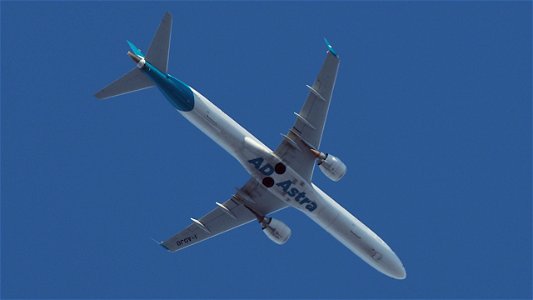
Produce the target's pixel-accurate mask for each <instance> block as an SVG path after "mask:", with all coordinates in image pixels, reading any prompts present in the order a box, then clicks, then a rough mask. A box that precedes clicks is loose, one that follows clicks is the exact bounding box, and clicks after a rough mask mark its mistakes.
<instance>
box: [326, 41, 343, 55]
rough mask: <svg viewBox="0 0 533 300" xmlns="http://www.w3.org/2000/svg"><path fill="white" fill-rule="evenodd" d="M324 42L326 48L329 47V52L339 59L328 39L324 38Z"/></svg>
mask: <svg viewBox="0 0 533 300" xmlns="http://www.w3.org/2000/svg"><path fill="white" fill-rule="evenodd" d="M324 42H325V43H326V46H327V47H328V51H329V52H330V53H331V54H332V55H333V56H335V57H339V56H338V55H337V51H335V49H333V46H331V44H330V43H329V41H328V39H327V38H324Z"/></svg>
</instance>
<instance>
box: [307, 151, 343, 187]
mask: <svg viewBox="0 0 533 300" xmlns="http://www.w3.org/2000/svg"><path fill="white" fill-rule="evenodd" d="M311 152H313V154H314V155H315V156H316V157H317V160H318V162H317V164H318V167H319V168H320V171H322V173H324V175H326V177H328V178H329V179H331V180H333V181H339V180H341V178H342V177H343V176H344V174H346V171H347V169H348V168H347V167H346V165H345V164H344V163H343V162H342V160H340V159H339V158H338V157H336V156H333V155H331V154H328V153H324V152H319V151H317V150H315V149H311Z"/></svg>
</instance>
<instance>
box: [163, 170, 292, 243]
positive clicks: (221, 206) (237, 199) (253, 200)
mask: <svg viewBox="0 0 533 300" xmlns="http://www.w3.org/2000/svg"><path fill="white" fill-rule="evenodd" d="M246 206H248V207H251V208H253V209H254V211H256V212H258V213H260V214H262V215H267V214H269V213H272V212H275V211H277V210H280V209H283V208H285V207H287V204H285V203H284V202H282V201H281V200H278V199H277V198H275V197H274V196H273V195H272V194H271V193H270V192H268V191H267V190H266V189H265V188H264V187H263V185H260V184H259V183H258V182H257V181H256V180H255V179H253V178H250V180H248V182H247V183H246V184H245V185H244V186H243V187H242V188H240V189H239V190H238V191H237V193H236V194H235V195H234V196H233V197H231V198H230V199H229V200H227V201H226V202H224V203H217V207H216V208H215V209H213V210H212V211H211V212H209V213H208V214H206V215H204V216H203V217H201V218H200V219H198V220H196V219H192V224H191V225H189V226H188V227H187V228H185V229H184V230H182V231H181V232H179V233H177V234H176V235H174V236H172V237H170V238H169V239H167V240H166V241H164V242H162V243H161V246H163V247H165V248H166V249H167V250H169V251H172V252H174V251H177V250H181V249H183V248H186V247H189V246H192V245H194V244H197V243H199V242H201V241H204V240H206V239H209V238H212V237H214V236H216V235H219V234H221V233H223V232H226V231H229V230H231V229H233V228H237V227H239V226H241V225H244V224H246V223H249V222H251V221H253V220H256V217H255V215H254V214H253V213H252V212H251V211H250V210H249V209H248V208H247V207H246Z"/></svg>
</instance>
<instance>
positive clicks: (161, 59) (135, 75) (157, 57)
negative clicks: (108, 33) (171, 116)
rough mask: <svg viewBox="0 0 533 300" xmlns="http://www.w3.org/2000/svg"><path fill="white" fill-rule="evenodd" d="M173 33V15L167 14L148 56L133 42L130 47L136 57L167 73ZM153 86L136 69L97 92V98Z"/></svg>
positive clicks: (105, 97)
mask: <svg viewBox="0 0 533 300" xmlns="http://www.w3.org/2000/svg"><path fill="white" fill-rule="evenodd" d="M171 31H172V15H171V14H170V13H168V12H167V13H165V15H164V16H163V20H161V24H159V28H158V29H157V32H156V33H155V36H154V38H153V39H152V44H151V45H150V48H149V49H148V52H147V54H146V56H144V54H143V52H142V51H141V49H139V48H137V46H135V45H134V44H133V43H132V42H130V41H128V45H129V47H130V48H131V51H132V52H133V53H134V54H135V55H137V56H139V57H144V58H145V60H146V61H148V62H150V64H152V65H153V66H154V67H156V68H158V69H159V70H160V71H161V72H164V73H167V70H168V53H169V49H170V34H171ZM152 86H154V83H153V82H152V81H151V80H150V79H149V78H148V76H146V75H145V74H143V72H142V71H141V70H140V69H138V68H134V69H133V70H131V71H129V72H128V73H126V74H124V75H123V76H122V77H120V78H119V79H117V80H115V81H113V82H112V83H111V84H109V85H108V86H106V87H105V88H103V89H102V90H100V91H99V92H97V93H96V94H95V96H96V98H98V99H102V100H103V99H107V98H111V97H115V96H119V95H123V94H127V93H132V92H136V91H139V90H142V89H146V88H149V87H152Z"/></svg>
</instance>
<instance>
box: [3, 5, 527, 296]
mask: <svg viewBox="0 0 533 300" xmlns="http://www.w3.org/2000/svg"><path fill="white" fill-rule="evenodd" d="M165 11H170V12H171V13H172V14H173V16H174V30H173V35H172V46H171V53H170V65H169V70H170V72H171V73H172V74H173V75H174V76H176V77H177V78H180V79H181V80H183V81H185V82H187V83H188V84H190V85H191V86H193V87H194V88H195V89H196V90H198V91H200V92H201V93H203V94H204V95H205V96H206V97H208V98H209V99H210V100H211V101H212V102H213V103H215V104H216V105H218V106H219V107H220V108H221V109H222V110H224V111H225V112H226V113H227V114H229V115H230V116H232V117H233V118H234V119H235V120H236V121H237V122H239V123H240V124H242V125H243V126H244V127H245V128H247V129H248V130H249V131H250V132H252V133H254V134H255V135H256V136H257V137H258V138H260V139H261V140H263V141H264V142H265V143H266V144H267V145H269V146H270V147H271V148H275V147H276V146H277V144H278V143H279V142H280V140H281V137H280V135H279V133H281V132H286V131H287V129H288V128H290V126H292V123H293V121H294V116H293V114H292V112H293V111H298V110H299V109H300V107H301V105H302V104H303V102H304V100H305V97H306V93H307V91H306V88H305V84H309V83H312V82H313V80H314V78H315V75H316V73H317V72H318V69H319V68H320V65H321V64H322V61H323V59H324V56H325V51H326V48H325V46H324V44H323V41H322V39H323V37H327V38H328V39H329V40H330V41H331V43H332V44H333V46H334V48H335V49H336V50H337V52H338V53H339V54H340V57H341V66H340V70H339V77H338V79H337V85H336V89H335V92H334V98H333V103H332V106H331V109H330V112H329V118H328V122H327V124H326V130H325V136H324V139H323V142H322V150H323V151H326V152H330V153H332V154H334V155H336V156H339V157H341V158H342V159H343V161H344V162H345V163H346V164H347V165H348V168H349V171H348V173H347V175H346V176H345V177H344V178H343V179H342V181H340V182H338V183H334V182H331V181H329V180H328V179H327V178H326V177H325V176H323V175H322V174H320V173H319V172H318V171H317V172H315V176H314V181H315V183H316V184H317V185H319V186H320V187H321V188H322V189H323V190H325V191H326V192H327V193H328V194H330V195H331V196H332V197H333V198H334V199H336V200H337V201H338V202H339V203H340V204H341V205H343V206H344V207H345V208H347V209H348V210H349V211H351V212H352V213H353V214H354V215H355V216H357V217H358V218H359V219H360V220H362V221H363V222H364V223H366V224H367V225H368V226H369V227H371V228H372V229H373V230H374V231H376V232H377V233H378V234H379V235H380V236H381V237H382V238H383V239H384V240H385V241H387V243H388V244H389V245H390V246H391V247H392V248H393V249H394V250H395V252H396V253H397V254H398V255H399V257H400V258H401V259H402V261H403V263H404V265H405V267H406V269H407V274H408V277H407V279H406V280H404V281H396V280H393V279H390V278H388V277H386V276H384V275H382V274H380V273H378V272H376V271H375V270H374V269H372V268H371V267H369V266H367V265H366V264H365V263H364V262H363V261H361V260H360V259H359V258H357V257H356V256H354V255H353V254H352V253H351V252H350V251H349V250H347V249H346V248H345V247H343V246H342V245H341V244H340V243H339V242H337V241H336V240H335V239H334V238H332V237H331V236H329V235H328V234H327V233H326V232H324V231H322V230H321V229H320V228H319V227H318V226H317V225H316V224H314V223H313V222H312V221H311V220H309V219H308V218H307V217H305V216H304V215H303V214H301V213H299V212H297V211H295V210H292V209H287V210H284V211H282V212H279V213H277V214H276V217H277V218H279V219H281V220H283V221H284V222H285V223H287V224H288V225H289V226H290V227H291V228H292V230H293V236H292V238H291V240H290V241H289V242H288V243H287V244H286V245H284V246H278V245H275V244H273V243H272V242H271V241H269V240H268V239H267V238H266V237H265V236H264V235H263V234H262V233H261V232H260V230H259V226H257V225H256V224H249V225H247V226H244V227H241V228H239V229H237V230H234V231H232V232H229V233H227V234H225V235H222V236H219V237H216V238H213V239H211V240H208V241H207V242H204V243H201V244H199V245H197V246H195V247H191V248H188V249H186V250H184V251H182V252H178V253H174V254H170V253H167V252H165V251H163V249H161V248H160V247H158V246H157V245H156V244H154V243H153V242H152V241H151V240H150V238H152V237H153V238H157V239H164V238H167V237H168V236H170V235H172V234H174V233H175V232H177V231H179V230H181V229H182V228H183V227H185V226H187V225H188V224H189V222H190V221H189V218H190V217H200V216H202V215H203V214H204V213H205V212H207V211H209V210H210V209H212V208H213V207H214V204H215V201H219V202H221V201H224V200H226V199H227V198H228V197H229V196H231V194H232V193H233V192H234V187H239V186H241V185H242V184H243V183H244V182H245V181H246V180H247V178H248V175H247V174H246V172H245V171H244V170H243V169H242V168H241V167H240V165H239V164H238V163H237V162H236V161H235V160H234V159H232V157H231V156H230V155H228V154H227V153H225V152H224V151H223V150H222V149H220V148H219V147H218V146H217V145H216V144H215V143H213V142H212V141H211V140H209V139H208V138H207V137H206V136H204V135H202V134H201V133H200V132H199V131H198V130H197V129H196V128H194V127H193V126H192V125H191V124H189V123H187V121H186V120H185V119H184V118H182V117H181V116H180V115H179V114H177V113H176V111H175V110H174V109H173V108H172V106H171V105H170V104H169V103H168V102H167V101H166V100H165V99H164V98H163V97H162V96H161V95H160V94H159V92H158V91H157V90H155V89H151V90H146V91H142V92H139V93H135V94H130V95H127V96H122V97H119V98H115V99H112V100H109V101H97V100H96V99H95V98H94V97H93V94H94V93H95V92H96V91H97V90H99V89H100V88H101V87H103V86H105V85H106V84H108V83H109V82H111V81H112V80H114V79H116V78H117V77H118V76H120V75H121V74H123V73H125V72H126V71H127V70H129V69H130V68H132V67H133V64H132V62H131V60H130V59H129V58H128V57H127V56H126V55H125V54H126V51H127V44H126V40H127V39H129V40H131V41H133V42H134V43H136V44H137V45H138V46H139V47H140V48H141V49H147V47H148V45H149V43H150V40H151V38H152V35H153V33H154V32H155V29H156V28H157V26H158V24H159V21H160V19H161V17H162V16H163V14H164V12H165ZM1 34H2V35H1V43H2V44H1V46H2V47H1V66H2V67H1V71H2V73H1V100H2V102H1V278H2V279H1V296H2V298H17V297H24V298H45V297H47V298H50V297H51V298H65V297H67V298H73V297H79V298H89V297H90V298H103V297H105V298H118V297H128V298H130V297H136V298H147V297H150V298H154V297H161V298H243V297H245V298H530V297H531V295H532V290H531V289H532V287H531V282H532V278H531V277H532V270H531V266H532V260H531V255H532V254H531V253H532V249H531V246H532V240H531V236H532V234H531V233H532V232H531V231H532V230H531V229H532V223H531V212H532V207H531V203H532V201H531V82H532V78H531V36H532V35H531V3H530V2H526V1H523V2H503V1H502V2H474V1H469V2H420V1H413V2H304V3H300V2H288V3H285V2H280V3H265V2H260V3H256V2H253V3H252V2H223V3H213V2H201V3H193V2H156V3H151V2H46V3H37V2H20V3H19V2H2V3H1Z"/></svg>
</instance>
